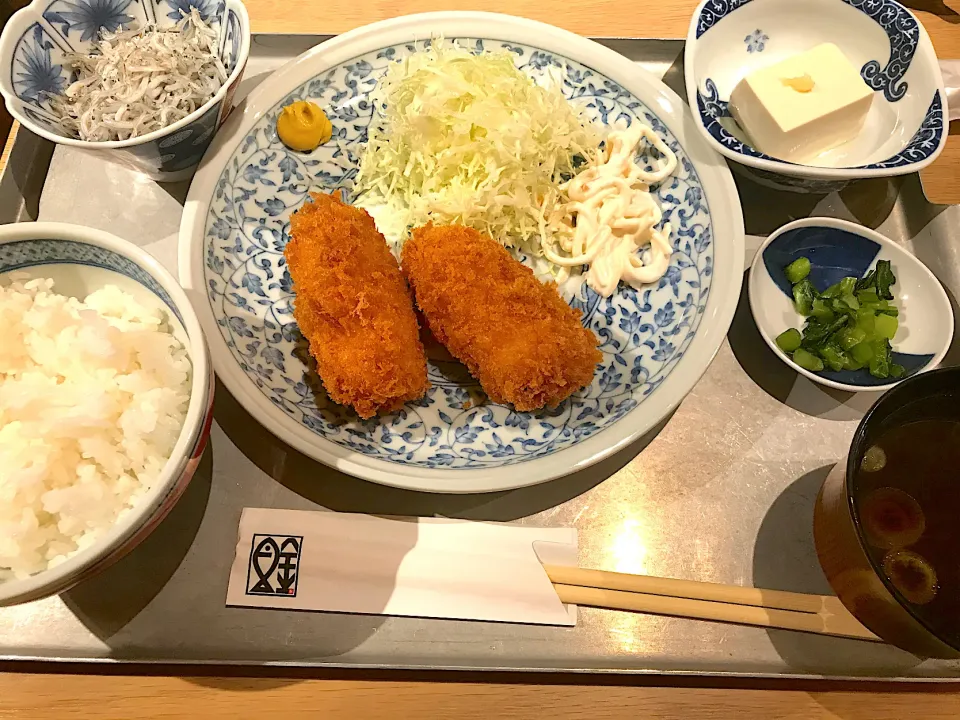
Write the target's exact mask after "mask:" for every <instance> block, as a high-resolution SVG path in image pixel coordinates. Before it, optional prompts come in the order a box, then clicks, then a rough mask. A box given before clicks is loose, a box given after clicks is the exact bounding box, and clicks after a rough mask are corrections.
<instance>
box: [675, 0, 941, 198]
mask: <svg viewBox="0 0 960 720" xmlns="http://www.w3.org/2000/svg"><path fill="white" fill-rule="evenodd" d="M825 42H830V43H834V44H835V45H836V46H837V47H839V48H840V50H841V51H842V52H843V53H844V54H845V55H846V56H847V59H848V60H849V61H850V62H851V63H852V64H853V65H854V67H856V68H858V69H859V70H860V75H861V77H862V78H863V80H864V82H865V83H866V84H867V85H868V86H869V87H871V88H872V89H873V90H874V91H875V93H874V100H873V104H872V107H871V109H870V113H869V115H868V116H867V120H866V123H865V124H864V128H863V131H862V132H861V133H860V135H859V136H857V137H856V138H855V139H854V140H852V141H850V142H849V143H846V144H845V145H843V146H842V147H840V148H836V149H834V150H831V151H829V152H827V153H824V154H823V156H821V158H819V159H818V164H817V165H816V166H814V165H798V164H795V163H790V162H786V161H784V160H778V159H776V158H772V157H770V156H768V155H765V154H763V153H762V152H760V151H759V150H757V149H756V148H754V147H752V146H751V144H750V142H749V140H748V138H747V137H746V135H745V134H744V132H743V130H742V129H741V128H740V127H739V125H737V123H736V121H735V120H734V119H733V118H732V117H731V116H730V111H729V110H728V108H727V101H728V100H729V98H730V93H731V92H732V91H733V89H734V87H735V86H736V84H737V83H738V82H739V81H740V80H741V79H742V78H743V77H744V76H745V75H747V74H748V73H750V72H753V71H754V70H756V69H758V68H760V67H764V66H767V65H772V64H774V63H777V62H779V61H780V60H783V59H785V58H787V57H789V56H791V55H795V54H797V53H800V52H804V51H806V50H810V49H811V48H813V47H815V46H817V45H820V44H821V43H825ZM684 73H685V80H686V88H687V97H688V99H689V101H690V106H691V108H693V112H694V118H695V120H696V122H697V127H698V129H699V130H700V131H701V133H702V134H703V136H704V138H705V139H706V140H707V142H708V143H710V145H711V146H712V147H713V148H714V149H715V150H716V151H717V152H719V153H721V154H722V155H725V156H726V157H728V158H730V159H731V160H734V161H736V162H737V163H739V164H741V165H743V166H745V167H747V168H749V169H750V171H751V174H753V175H754V176H756V177H757V178H758V179H759V180H760V181H761V182H763V181H765V180H766V181H767V184H773V185H774V186H777V187H780V188H784V189H789V190H796V191H801V192H803V191H808V192H814V191H824V192H826V191H829V190H832V189H837V188H838V187H840V186H842V185H843V184H845V183H846V182H849V181H850V180H855V179H859V178H868V177H882V176H889V175H904V174H907V173H912V172H917V171H918V170H920V169H922V168H924V167H926V166H927V165H929V164H930V163H931V162H933V161H934V160H935V159H936V157H937V155H939V154H940V151H941V150H942V149H943V146H944V144H945V143H946V140H947V133H946V123H947V120H946V113H945V111H944V110H945V108H944V102H945V100H944V98H945V94H944V88H943V78H942V76H941V74H940V66H939V64H938V62H937V56H936V54H935V53H934V50H933V45H932V43H931V42H930V38H929V37H928V36H927V33H926V31H925V30H924V29H923V26H922V25H921V24H920V21H919V20H917V18H916V17H915V16H914V15H913V14H912V13H911V12H910V11H909V10H907V9H906V8H905V7H903V6H902V5H901V4H900V3H898V2H896V0H702V2H701V3H700V5H699V6H698V7H697V9H696V11H695V12H694V14H693V18H692V19H691V21H690V30H689V32H688V34H687V44H686V50H685V57H684Z"/></svg>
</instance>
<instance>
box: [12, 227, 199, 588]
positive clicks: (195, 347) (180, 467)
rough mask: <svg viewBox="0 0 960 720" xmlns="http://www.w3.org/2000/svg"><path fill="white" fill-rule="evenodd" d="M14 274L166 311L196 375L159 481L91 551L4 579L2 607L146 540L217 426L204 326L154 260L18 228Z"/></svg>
mask: <svg viewBox="0 0 960 720" xmlns="http://www.w3.org/2000/svg"><path fill="white" fill-rule="evenodd" d="M13 271H18V272H19V273H20V274H23V273H26V274H29V275H32V276H34V277H47V278H51V279H53V281H54V283H55V285H54V292H57V293H59V294H61V295H67V296H74V297H85V296H86V295H88V294H89V293H91V292H93V291H94V290H97V289H99V288H101V287H103V286H105V285H115V286H117V287H118V288H120V289H121V290H122V291H124V292H126V293H128V294H130V295H133V296H134V297H135V298H136V299H137V300H138V302H141V303H143V304H146V305H153V306H156V307H159V308H161V309H163V310H165V311H166V315H167V318H168V322H169V323H170V325H171V326H172V331H173V335H174V336H175V337H176V338H177V339H178V340H180V342H181V343H182V344H183V346H184V348H186V350H187V354H188V356H189V357H190V362H191V364H192V374H191V379H190V400H189V403H188V406H187V413H186V417H185V419H184V423H183V427H182V428H181V430H180V435H179V437H178V439H177V442H176V445H175V446H174V448H173V451H172V452H171V454H170V458H169V460H167V462H166V464H165V465H164V467H163V470H162V471H161V472H160V474H159V476H158V477H157V481H156V483H155V484H154V485H153V486H152V487H151V488H150V489H149V490H147V491H146V492H145V493H144V495H143V496H142V497H141V498H140V499H139V501H138V502H137V504H136V505H134V507H132V508H131V509H130V510H128V511H126V512H125V513H123V514H121V516H120V517H119V518H118V519H117V520H116V521H115V523H114V525H113V527H111V528H109V529H107V530H106V531H104V533H103V534H102V535H101V536H100V537H99V538H98V539H96V540H95V541H94V542H93V543H92V544H91V545H90V546H88V547H86V548H83V549H82V550H80V551H79V552H77V553H75V554H73V555H70V556H69V557H68V558H67V559H66V560H64V561H63V562H61V563H60V564H58V565H55V566H53V567H50V568H48V569H46V570H43V571H41V572H38V573H35V574H33V575H30V576H28V577H25V578H16V577H15V578H7V579H0V607H2V606H6V605H17V604H20V603H25V602H30V601H32V600H38V599H40V598H43V597H48V596H50V595H56V594H58V593H61V592H64V591H65V590H68V589H70V588H71V587H73V586H74V585H76V584H77V583H79V582H82V581H83V580H86V579H87V578H90V577H92V576H93V575H96V574H97V573H99V572H100V571H102V570H104V569H105V568H107V567H108V566H110V565H112V564H113V563H114V562H116V561H117V560H119V559H120V558H122V557H123V556H124V555H126V554H127V553H128V552H130V551H131V550H133V548H135V547H136V546H137V545H139V544H140V543H141V542H143V540H144V539H145V538H146V537H147V536H148V535H149V534H150V533H151V532H152V531H153V530H154V528H156V526H157V525H159V523H160V521H161V520H163V518H164V517H166V515H167V513H169V512H170V510H171V509H172V508H173V506H174V505H175V504H176V502H177V500H178V499H179V498H180V496H181V495H182V494H183V491H184V490H185V489H186V488H187V485H188V484H189V483H190V480H191V479H192V478H193V475H194V473H195V471H196V469H197V467H198V465H199V464H200V458H201V456H202V455H203V451H204V448H205V447H206V445H207V439H208V438H209V436H210V425H211V423H212V421H213V390H214V382H213V369H212V366H211V364H210V359H209V356H208V354H207V347H206V342H205V341H204V338H203V333H202V331H201V329H200V322H199V321H198V320H197V316H196V315H195V314H194V312H193V308H192V306H191V305H190V302H189V300H187V297H186V295H185V294H184V292H183V290H182V289H181V288H180V285H179V284H178V283H177V281H176V280H175V279H174V278H173V276H172V275H170V273H169V272H167V270H166V269H164V268H163V266H162V265H160V263H158V262H157V261H156V260H155V259H154V258H153V257H151V256H150V255H148V254H147V253H146V252H144V251H143V250H141V249H140V248H138V247H137V246H135V245H133V244H132V243H130V242H127V241H126V240H121V239H120V238H118V237H115V236H113V235H110V234H108V233H105V232H102V231H99V230H93V229H89V228H83V227H80V226H77V225H68V224H65V223H15V224H12V225H2V226H0V278H2V277H3V276H5V275H6V274H8V273H10V272H13ZM0 540H3V538H0Z"/></svg>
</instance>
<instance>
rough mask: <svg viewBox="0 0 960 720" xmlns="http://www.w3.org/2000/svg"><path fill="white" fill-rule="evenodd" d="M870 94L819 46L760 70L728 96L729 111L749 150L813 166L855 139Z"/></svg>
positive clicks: (827, 47)
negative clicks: (751, 146)
mask: <svg viewBox="0 0 960 720" xmlns="http://www.w3.org/2000/svg"><path fill="white" fill-rule="evenodd" d="M873 96H874V93H873V91H872V90H871V89H870V88H869V87H868V86H867V84H866V83H865V82H864V81H863V79H862V78H861V77H860V73H859V72H857V69H856V68H855V67H854V66H853V65H852V64H851V63H850V61H849V60H848V59H847V57H846V56H845V55H844V54H843V52H842V51H841V50H840V48H838V47H837V46H836V45H834V44H833V43H823V44H821V45H817V46H816V47H814V48H812V49H811V50H808V51H807V52H803V53H800V54H798V55H793V56H792V57H788V58H786V59H784V60H781V61H780V62H777V63H774V64H772V65H768V66H766V67H762V68H759V69H757V70H754V71H753V72H751V73H749V74H748V75H747V76H746V77H744V78H743V79H741V80H740V81H739V82H738V83H737V85H736V87H735V88H734V90H733V92H732V93H731V95H730V106H729V107H730V113H731V115H733V117H734V119H735V120H736V121H737V123H738V124H739V125H740V127H741V129H742V130H743V131H744V132H745V133H746V134H747V135H748V137H749V139H750V141H751V143H752V144H753V146H754V147H755V148H756V149H757V150H759V151H760V152H763V153H765V154H766V155H769V156H771V157H774V158H777V159H780V160H786V161H788V162H793V163H802V164H816V161H817V158H818V157H819V156H820V155H822V154H823V153H825V152H827V151H829V150H833V149H834V148H837V147H840V146H842V145H844V144H845V143H848V142H850V141H851V140H853V139H855V138H856V137H857V135H858V134H859V133H860V132H861V130H862V129H863V126H864V121H865V120H866V118H867V114H868V113H869V112H870V105H871V103H872V102H873Z"/></svg>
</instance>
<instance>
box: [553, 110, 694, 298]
mask: <svg viewBox="0 0 960 720" xmlns="http://www.w3.org/2000/svg"><path fill="white" fill-rule="evenodd" d="M643 139H646V140H647V141H649V143H650V144H651V145H653V147H655V148H656V149H657V150H658V151H659V152H660V154H661V155H663V157H664V162H663V164H662V165H661V166H660V167H659V168H658V169H656V170H654V171H652V172H651V171H647V170H644V169H643V168H641V167H640V166H639V165H637V163H636V161H635V155H636V151H637V146H638V145H639V144H640V142H641V141H642V140H643ZM676 166H677V156H676V155H674V154H673V152H672V151H671V150H670V148H668V147H667V146H666V144H665V143H664V142H663V141H662V140H661V139H660V138H659V137H658V136H657V134H656V133H655V132H654V131H653V129H652V128H650V127H649V126H647V125H644V124H643V123H641V122H639V121H637V120H635V121H634V123H633V125H631V126H630V128H629V129H627V130H620V131H615V132H612V133H610V135H608V136H607V139H606V143H605V147H604V149H603V150H602V151H598V153H597V155H596V157H595V158H593V160H591V161H590V163H589V165H588V167H587V169H585V170H584V171H582V172H581V173H579V174H578V175H576V176H575V177H573V178H572V179H570V180H569V181H567V182H566V183H565V184H564V185H563V186H561V190H563V191H564V192H565V193H566V195H567V198H568V200H567V202H566V203H565V204H564V205H562V206H561V207H560V208H559V210H558V212H560V213H562V214H563V216H564V219H565V221H566V222H567V223H568V224H569V225H571V226H573V225H574V221H575V223H576V224H575V226H574V227H573V231H572V232H571V233H570V234H569V235H567V236H559V237H554V238H547V237H545V236H544V237H542V241H541V247H542V248H543V254H544V257H546V259H547V260H549V261H550V262H552V263H554V264H555V265H559V266H560V267H564V268H567V267H575V266H578V265H589V266H590V267H589V268H588V269H587V271H586V273H585V280H586V283H587V285H589V286H590V287H591V288H593V290H595V291H596V292H597V293H598V294H600V295H602V296H604V297H609V296H610V295H612V294H613V293H614V292H615V291H616V289H617V285H618V283H619V282H620V281H621V280H623V281H625V282H627V283H629V284H630V285H632V286H633V287H635V288H639V287H640V286H642V285H645V284H648V283H652V282H654V281H656V280H659V279H660V278H661V277H663V275H664V273H666V271H667V267H668V266H669V264H670V255H671V254H672V252H673V249H672V248H671V246H670V241H669V236H670V225H669V223H668V224H667V225H665V226H664V228H663V230H662V231H661V230H658V229H657V227H656V225H657V224H658V223H659V222H660V220H661V219H662V217H663V214H662V213H661V211H660V207H659V206H658V205H657V203H656V202H655V201H654V199H653V196H652V195H651V194H650V186H651V185H653V184H655V183H658V182H660V181H661V180H663V179H664V178H666V177H667V176H668V175H670V174H671V173H672V172H673V171H674V169H675V168H676ZM554 244H555V245H556V249H555V248H554V247H553V245H554ZM646 245H649V246H650V250H649V252H648V255H647V262H646V263H645V262H644V261H643V259H642V258H641V256H640V253H639V252H638V251H639V250H640V249H641V248H643V247H645V246H646ZM557 249H559V250H561V251H562V252H563V253H564V254H560V253H558V252H557V251H556V250H557Z"/></svg>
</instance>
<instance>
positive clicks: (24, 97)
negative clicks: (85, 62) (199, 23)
mask: <svg viewBox="0 0 960 720" xmlns="http://www.w3.org/2000/svg"><path fill="white" fill-rule="evenodd" d="M191 7H195V8H197V10H198V12H199V13H200V16H201V17H202V18H203V20H204V21H205V22H206V23H208V24H209V25H210V26H211V27H213V28H215V29H216V30H218V31H219V33H220V44H219V55H220V59H221V60H222V61H223V64H224V67H225V68H226V69H227V73H228V76H227V81H226V82H225V83H224V84H223V86H222V87H221V88H220V90H219V91H218V92H217V93H216V94H215V95H214V96H213V97H212V98H210V99H209V100H208V101H207V102H206V103H204V104H203V105H201V106H200V107H199V108H197V109H196V110H195V111H194V112H192V113H190V114H189V115H187V117H185V118H183V119H182V120H179V121H178V122H175V123H173V124H172V125H169V126H167V127H165V128H163V129H161V130H156V131H154V132H152V133H148V134H146V135H141V136H140V137H137V138H133V139H131V140H120V141H116V142H89V141H86V140H79V139H78V138H76V137H73V136H70V135H68V134H67V133H66V131H64V130H63V128H61V127H60V125H59V123H58V122H57V117H56V115H55V114H54V113H53V111H52V110H51V109H50V101H49V98H50V96H51V95H59V94H60V93H62V92H63V91H64V90H65V89H66V87H67V85H68V84H69V83H70V76H71V70H70V69H69V68H67V67H65V66H64V65H63V64H62V63H63V62H64V56H65V55H66V53H68V52H79V53H88V52H91V51H92V50H94V49H95V42H96V41H97V39H98V37H99V32H100V29H101V28H106V29H108V30H110V31H113V30H116V29H118V28H120V27H129V26H130V24H131V23H133V22H136V23H137V24H138V25H139V26H140V27H143V26H144V25H146V24H148V23H156V24H157V25H159V26H160V27H170V26H172V25H174V24H176V22H177V21H178V19H179V18H180V17H181V15H180V12H181V10H182V11H186V10H188V9H189V8H191ZM249 53H250V20H249V18H248V17H247V11H246V8H244V6H243V3H242V2H240V0H225V2H213V0H159V1H158V2H153V1H151V2H144V3H139V2H130V0H118V1H110V0H107V1H104V0H69V1H68V0H54V2H50V0H34V1H33V2H32V3H30V4H29V5H28V6H26V7H25V8H22V9H21V10H18V11H17V12H16V13H14V14H13V17H11V18H10V20H9V21H8V22H7V24H6V26H4V28H3V34H2V35H0V93H2V94H3V99H4V101H5V102H6V106H7V110H9V111H10V114H11V115H13V116H14V117H15V118H16V119H17V120H18V121H20V123H21V124H22V125H23V126H24V127H26V128H29V129H30V130H32V131H33V132H35V133H36V134H37V135H39V136H41V137H43V138H46V139H47V140H50V141H52V142H55V143H60V144H62V145H71V146H73V147H79V148H83V149H85V150H93V151H97V152H103V153H108V154H109V156H110V158H111V159H112V160H114V161H116V162H119V163H122V164H124V165H127V166H128V167H132V168H134V169H135V170H139V171H140V172H142V173H144V174H145V175H147V176H148V177H150V178H152V179H153V180H158V181H161V182H173V181H177V180H185V179H186V178H188V177H190V176H191V175H192V174H193V170H194V168H195V167H196V165H197V163H199V162H200V158H202V157H203V153H204V152H205V151H206V149H207V146H208V145H209V144H210V141H211V140H212V139H213V135H214V133H215V132H216V130H217V128H218V127H219V126H220V123H222V122H223V121H224V119H226V117H227V114H228V113H229V112H230V109H231V107H232V106H233V94H234V92H235V91H236V89H237V86H238V85H239V84H240V78H241V77H242V76H243V71H244V68H245V67H246V64H247V56H248V55H249Z"/></svg>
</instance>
